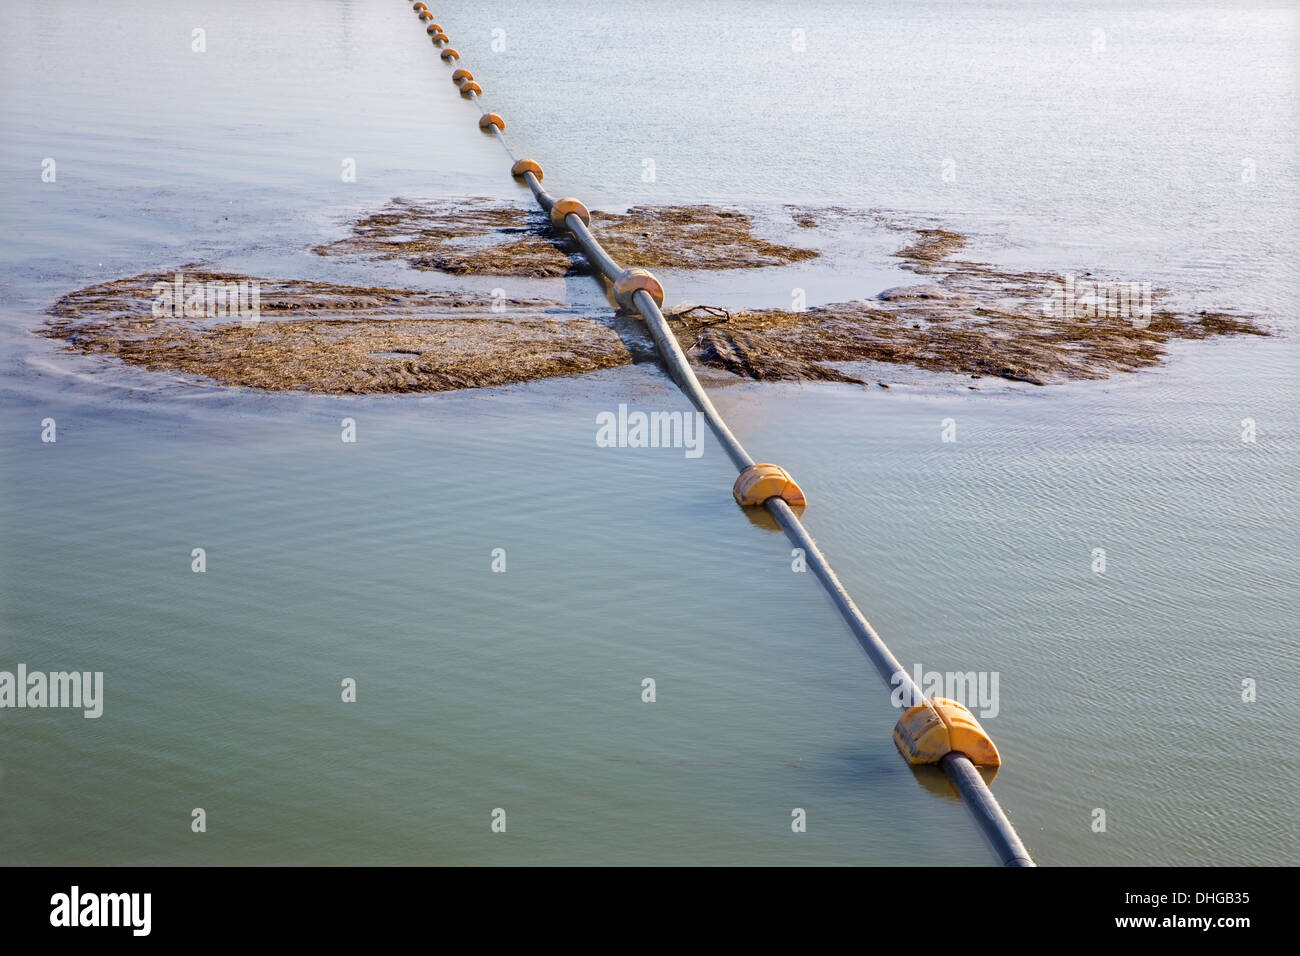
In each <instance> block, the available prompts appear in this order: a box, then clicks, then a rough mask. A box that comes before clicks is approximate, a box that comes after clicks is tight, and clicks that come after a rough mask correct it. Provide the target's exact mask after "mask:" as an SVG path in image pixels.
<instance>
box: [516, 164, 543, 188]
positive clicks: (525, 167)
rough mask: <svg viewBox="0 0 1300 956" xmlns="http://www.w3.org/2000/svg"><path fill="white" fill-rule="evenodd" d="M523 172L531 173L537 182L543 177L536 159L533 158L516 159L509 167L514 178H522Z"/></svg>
mask: <svg viewBox="0 0 1300 956" xmlns="http://www.w3.org/2000/svg"><path fill="white" fill-rule="evenodd" d="M524 173H532V174H533V175H534V176H536V177H537V181H538V182H539V183H540V182H541V181H542V179H543V178H544V177H543V174H542V167H541V166H539V165H538V163H537V161H536V160H533V159H521V160H519V161H517V162H516V163H515V164H514V165H513V166H511V167H510V175H511V176H514V177H515V179H523V178H524Z"/></svg>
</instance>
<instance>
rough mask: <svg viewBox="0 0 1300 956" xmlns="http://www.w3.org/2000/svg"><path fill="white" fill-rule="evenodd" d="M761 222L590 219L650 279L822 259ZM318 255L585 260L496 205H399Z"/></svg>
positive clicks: (679, 214)
mask: <svg viewBox="0 0 1300 956" xmlns="http://www.w3.org/2000/svg"><path fill="white" fill-rule="evenodd" d="M752 230H753V220H752V218H751V217H750V216H748V215H746V214H745V213H743V212H740V211H739V210H735V209H723V208H719V207H716V206H707V205H697V206H634V207H633V208H631V209H629V210H628V211H627V212H626V213H612V212H603V211H601V210H599V209H597V210H592V213H591V231H592V232H593V233H594V234H595V236H596V238H597V239H598V240H599V241H600V243H601V245H602V246H604V247H605V251H607V252H608V253H609V254H610V255H611V256H612V257H613V258H614V260H615V261H617V262H619V263H621V264H623V265H625V266H640V267H642V268H645V269H662V268H674V269H715V270H718V269H757V268H762V267H764V266H780V265H787V264H789V263H791V262H799V261H801V260H804V259H814V258H816V257H817V256H818V253H817V252H816V251H815V250H812V249H802V248H797V247H794V246H783V245H780V244H778V243H774V242H768V241H766V240H764V239H760V238H758V237H757V236H755V235H754V234H753V231H752ZM313 251H314V252H316V253H317V254H319V255H323V256H335V255H361V256H369V257H374V258H380V259H402V260H405V261H406V262H408V263H410V265H411V266H412V267H413V268H416V269H429V270H436V271H441V272H447V273H450V274H452V275H494V276H498V275H499V276H531V277H537V278H546V277H558V276H564V275H570V274H575V273H577V272H579V271H581V270H579V269H577V267H576V266H575V264H574V260H573V258H571V256H573V255H577V256H579V257H580V256H581V253H579V252H577V251H576V247H574V246H571V244H570V243H569V241H568V239H567V236H561V235H560V234H559V233H558V232H556V231H555V230H554V229H552V227H551V225H550V221H549V220H548V219H547V217H546V216H545V214H544V213H542V212H541V211H540V210H538V209H535V208H534V209H525V208H522V207H519V206H513V205H505V204H502V203H500V202H497V201H494V200H488V199H467V200H460V201H455V202H443V203H432V202H417V201H413V200H409V199H394V200H392V201H391V202H389V203H388V205H386V206H385V207H384V208H383V209H381V210H379V211H378V212H375V213H372V214H370V215H368V216H363V217H362V218H360V219H358V220H357V221H356V222H354V223H352V225H351V227H350V235H348V236H347V237H346V238H344V239H340V240H338V241H337V242H331V243H327V244H325V245H320V246H317V247H316V248H315V249H314V250H313Z"/></svg>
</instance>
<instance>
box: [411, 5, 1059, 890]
mask: <svg viewBox="0 0 1300 956" xmlns="http://www.w3.org/2000/svg"><path fill="white" fill-rule="evenodd" d="M415 10H416V12H417V13H418V14H420V19H421V21H422V22H428V21H432V19H433V18H432V15H431V14H429V13H428V11H427V8H426V7H425V5H424V4H423V3H416V4H415ZM427 30H428V32H429V34H430V36H431V37H433V42H434V45H435V46H436V47H440V48H441V49H440V55H441V57H442V59H443V61H444V62H446V63H448V64H449V65H450V64H451V63H452V61H456V62H457V64H459V60H460V55H459V53H457V51H456V50H455V49H453V48H451V47H450V46H448V45H447V44H448V43H449V42H450V41H449V40H448V38H447V36H446V34H444V33H443V32H442V27H441V26H439V25H438V24H436V23H434V24H431V25H430V26H429V27H428V28H427ZM452 79H453V80H454V81H455V82H456V83H457V86H458V87H459V88H460V90H461V93H462V94H463V95H465V96H467V97H468V98H469V99H471V100H473V102H474V103H475V105H476V106H478V108H479V111H480V113H481V117H480V119H479V128H480V129H482V130H484V131H486V132H490V133H491V134H492V135H493V136H495V137H496V139H497V140H498V142H500V143H501V145H502V147H503V148H504V149H505V151H506V154H507V155H508V156H509V157H510V158H511V160H512V161H513V162H514V166H513V167H512V169H511V173H512V174H513V175H514V176H515V177H516V178H518V179H522V180H523V181H524V182H525V183H526V184H527V185H528V188H529V189H530V190H531V191H532V193H533V196H534V198H535V199H536V200H537V204H538V205H539V206H540V207H541V208H542V210H543V212H546V213H547V214H548V215H549V216H550V219H551V223H552V225H553V226H555V227H556V228H557V229H560V228H563V229H564V230H565V231H566V232H568V233H569V235H571V236H572V237H573V239H574V241H575V242H576V243H577V245H578V247H579V248H580V249H581V250H582V253H583V255H584V256H585V257H586V259H587V261H588V262H589V263H590V264H591V265H592V267H593V268H594V269H595V270H596V271H598V272H599V273H600V274H601V275H602V276H603V277H604V278H605V279H606V280H607V281H608V282H609V283H610V285H611V287H612V289H613V292H614V297H615V299H616V300H617V301H618V303H619V305H620V307H621V308H623V309H624V310H625V311H628V312H633V311H635V312H637V313H638V314H640V316H641V318H642V319H643V320H644V321H645V323H646V327H647V329H649V331H650V335H651V337H652V338H653V339H654V343H655V347H656V348H657V349H658V351H659V355H660V358H661V359H662V360H663V363H664V367H665V369H666V370H667V372H668V375H669V377H670V378H671V379H672V380H673V382H674V383H675V384H676V385H677V387H678V388H680V389H681V390H682V392H683V393H684V394H685V395H686V396H687V398H689V399H690V400H691V402H692V403H693V404H694V405H695V407H696V408H698V409H699V410H700V412H701V413H702V414H703V415H704V418H705V420H706V421H707V422H708V423H709V427H710V428H711V429H712V431H713V433H714V435H715V436H717V439H718V442H719V443H720V444H721V445H722V447H723V449H724V450H725V451H726V452H727V455H728V457H729V458H731V460H732V462H733V463H734V464H735V465H736V468H737V470H738V471H739V472H740V478H739V479H737V484H736V488H735V489H734V491H733V494H735V496H736V500H737V501H738V502H740V503H741V504H756V505H761V506H762V507H764V508H766V509H767V511H768V512H769V513H770V514H771V515H772V517H773V518H774V519H776V521H777V523H778V524H780V526H781V528H782V530H784V531H785V534H786V537H787V538H789V539H790V542H791V543H792V544H793V545H794V546H795V547H796V548H799V549H800V550H801V551H802V552H803V555H804V560H805V561H806V563H807V565H808V566H809V567H811V568H812V570H813V573H814V574H815V575H816V576H817V578H818V580H819V581H821V583H822V586H823V587H824V588H825V590H826V593H827V594H828V595H829V596H830V598H831V601H832V602H833V603H834V604H835V607H836V609H837V610H838V611H839V612H840V616H841V617H843V619H844V621H845V623H846V624H847V625H848V627H849V630H850V631H851V632H852V634H853V636H854V638H855V639H856V640H857V642H858V645H859V647H861V648H862V650H863V652H864V653H865V654H866V656H867V659H868V660H870V661H871V663H872V665H873V666H874V667H875V669H876V673H877V674H878V675H879V676H880V678H881V680H883V681H884V683H885V685H886V687H888V688H890V690H891V692H892V691H895V689H899V690H901V691H902V694H903V695H904V699H905V700H910V701H913V702H918V701H919V702H920V703H919V704H916V705H914V706H913V707H911V708H909V710H908V711H907V712H906V713H905V715H904V718H903V719H901V720H900V721H899V727H898V728H896V729H895V732H894V737H895V740H896V741H898V742H899V746H900V749H903V750H904V755H905V756H909V749H905V748H911V750H910V753H911V756H909V760H910V761H911V762H913V763H917V762H929V763H938V764H939V766H940V767H942V769H943V771H944V774H945V775H946V776H947V778H948V780H949V781H951V783H952V785H953V787H954V789H956V791H957V793H958V794H959V795H960V796H961V798H962V802H963V803H964V804H965V805H966V807H967V809H968V810H969V811H970V813H971V816H972V817H973V818H974V820H975V823H976V825H977V827H978V828H979V831H980V833H981V835H982V836H983V837H984V839H985V840H986V842H987V843H988V844H989V846H990V848H991V849H992V850H993V853H994V855H995V857H996V858H997V860H998V862H999V863H1000V864H1002V865H1003V866H1034V861H1033V859H1032V858H1031V857H1030V855H1029V851H1028V850H1027V849H1026V848H1025V845H1024V843H1023V842H1022V841H1021V840H1020V837H1019V835H1018V834H1017V833H1016V830H1015V827H1014V826H1013V825H1012V824H1011V821H1010V820H1008V819H1007V816H1006V814H1005V813H1004V812H1003V810H1002V807H1001V806H1000V805H999V804H998V802H997V798H996V797H994V796H993V792H992V791H991V790H990V789H989V787H988V784H987V783H986V782H985V781H984V778H983V777H982V776H981V775H980V772H979V769H978V768H977V767H976V765H975V762H974V761H972V759H971V757H970V756H969V755H968V754H967V753H966V752H964V751H963V750H962V749H960V748H959V747H958V746H957V741H959V740H960V741H972V742H973V743H971V744H970V745H968V746H967V749H969V750H972V751H976V750H977V748H983V747H985V745H986V748H987V749H988V750H991V751H992V754H993V757H992V759H991V760H986V761H985V762H989V763H993V764H994V765H996V764H997V763H998V762H1000V760H999V758H998V757H997V754H996V749H995V748H993V746H992V742H991V741H988V739H987V737H986V736H985V735H983V731H982V729H980V728H979V727H978V724H977V723H975V721H974V719H973V717H972V718H970V720H969V722H968V723H969V724H971V725H973V726H974V728H975V731H977V733H976V732H972V731H971V730H970V729H969V727H967V726H966V723H967V722H966V721H965V720H964V718H965V717H969V714H968V713H967V712H965V711H964V708H960V706H959V705H958V706H956V707H955V708H954V707H949V706H948V705H949V704H952V703H953V702H951V701H942V700H933V701H927V700H926V698H925V695H924V693H923V692H922V690H921V688H920V687H918V686H917V685H916V683H915V681H913V680H912V678H911V676H910V675H908V673H907V671H906V670H904V669H903V666H902V665H901V664H900V663H899V661H898V659H897V658H896V657H895V656H894V654H893V652H892V651H890V650H889V647H888V646H887V645H886V644H885V642H884V641H883V640H882V639H881V637H880V635H879V634H877V633H876V630H875V628H873V627H872V626H871V622H870V621H868V620H867V618H866V616H865V615H863V613H862V611H861V610H859V609H858V606H857V605H856V604H855V603H854V601H853V598H852V597H851V596H850V595H849V592H848V590H847V589H846V588H845V587H844V585H843V584H842V583H841V582H840V579H839V578H838V577H837V576H836V574H835V571H834V569H833V568H832V567H831V565H830V562H829V561H828V560H827V559H826V555H825V554H823V553H822V550H821V549H820V548H819V547H818V546H817V543H816V541H814V540H813V537H812V535H811V534H809V533H808V529H807V528H806V527H804V524H803V522H802V521H800V519H799V516H798V514H797V513H796V512H795V510H794V508H793V507H791V504H792V502H794V503H796V504H802V503H803V495H802V491H800V490H799V489H798V487H797V486H796V485H794V482H793V481H792V480H791V479H790V478H789V476H788V475H786V474H785V472H784V470H783V469H780V468H778V467H777V466H774V465H767V464H756V463H755V461H754V459H753V457H751V456H750V454H749V452H747V451H746V450H745V448H744V446H743V445H741V443H740V441H739V439H737V438H736V436H735V435H734V434H732V432H731V429H730V428H728V427H727V423H726V421H725V420H724V419H723V418H722V416H721V415H720V414H719V413H718V410H717V409H716V408H715V407H714V405H713V402H712V401H711V400H710V399H709V396H708V393H707V392H706V391H705V390H704V388H703V386H701V385H700V382H699V379H698V378H697V377H696V375H695V371H694V370H693V369H692V368H691V366H690V363H689V361H688V360H687V358H686V355H685V353H684V352H683V351H682V348H681V346H680V345H679V344H678V342H677V337H676V336H675V335H674V334H673V332H672V330H671V329H670V328H669V326H668V321H667V319H665V318H664V314H663V312H662V311H661V309H660V304H661V303H662V302H663V288H662V286H661V285H660V284H659V282H658V280H657V279H655V278H654V276H652V275H650V273H648V272H646V271H645V270H644V269H627V268H624V267H623V266H620V265H619V264H618V263H617V262H616V261H614V259H613V258H612V257H611V256H610V255H609V253H607V252H606V251H605V249H604V248H603V247H602V246H601V245H600V243H599V242H598V241H597V240H596V237H595V236H594V235H592V233H591V230H590V228H589V223H590V213H589V212H588V211H587V209H586V207H585V206H583V205H582V203H580V202H578V200H576V199H573V198H572V197H565V198H562V199H555V198H554V197H552V196H551V195H550V194H549V193H547V192H546V190H545V189H544V188H542V176H543V173H542V169H541V167H540V166H539V165H538V164H537V163H536V162H535V161H533V160H531V159H518V158H517V157H516V156H515V154H514V152H513V151H512V150H511V149H510V147H509V145H508V144H507V143H506V140H505V121H504V120H503V119H502V118H501V117H500V116H498V115H497V114H495V113H491V112H488V110H487V109H486V108H485V107H484V106H483V104H482V101H481V99H480V97H481V94H482V92H483V91H482V89H481V88H480V87H479V85H478V83H476V82H475V81H474V77H473V75H472V74H471V73H469V71H468V70H465V69H463V68H459V66H458V68H457V70H456V72H455V73H454V74H453V76H452ZM764 469H767V471H764ZM747 481H748V484H746V482H747ZM764 489H767V490H773V493H771V494H767V493H766V491H765V490H764ZM791 489H793V490H791ZM909 718H911V720H912V722H911V724H905V722H907V721H908V720H909ZM900 730H901V733H900ZM913 730H915V733H912V732H911V731H913ZM900 738H901V739H900ZM936 740H937V741H940V743H939V744H938V749H935V750H932V752H931V753H929V754H928V756H927V755H926V754H925V753H924V751H926V748H927V746H928V745H930V744H932V743H933V742H934V741H936ZM918 752H921V756H922V759H920V760H917V759H913V758H914V757H916V756H917V753H918ZM979 752H984V751H983V750H980V751H979Z"/></svg>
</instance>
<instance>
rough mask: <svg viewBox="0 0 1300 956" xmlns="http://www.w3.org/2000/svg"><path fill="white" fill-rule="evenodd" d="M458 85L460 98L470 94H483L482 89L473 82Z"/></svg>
mask: <svg viewBox="0 0 1300 956" xmlns="http://www.w3.org/2000/svg"><path fill="white" fill-rule="evenodd" d="M458 85H459V86H460V95H461V96H469V95H470V94H471V93H482V92H483V87H481V86H479V85H478V84H477V83H475V82H474V81H473V80H466V81H465V82H464V83H460V84H458Z"/></svg>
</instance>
